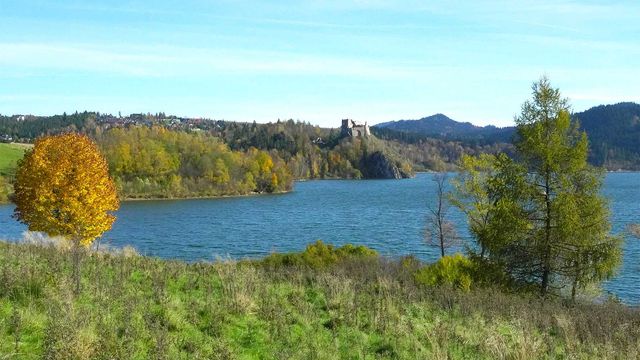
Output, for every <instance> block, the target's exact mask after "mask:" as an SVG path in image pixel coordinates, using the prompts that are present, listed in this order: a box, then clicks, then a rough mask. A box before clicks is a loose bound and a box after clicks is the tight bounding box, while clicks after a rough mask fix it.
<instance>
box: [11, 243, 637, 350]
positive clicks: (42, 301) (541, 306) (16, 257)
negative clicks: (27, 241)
mask: <svg viewBox="0 0 640 360" xmlns="http://www.w3.org/2000/svg"><path fill="white" fill-rule="evenodd" d="M70 264H71V262H70V255H69V253H68V252H66V251H65V250H61V249H59V248H57V247H53V246H42V245H24V244H23V245H15V244H7V243H1V242H0V359H37V358H44V359H339V358H342V359H383V358H384V359H544V358H548V359H630V358H638V357H639V356H640V352H639V350H640V312H639V311H638V310H637V309H633V308H629V307H626V306H624V305H620V304H616V303H607V304H601V305H595V304H583V305H575V306H568V305H564V304H563V303H561V302H559V301H553V300H547V301H546V302H543V301H541V300H539V299H537V298H529V297H521V296H516V295H509V294H505V293H502V292H499V291H495V290H491V289H477V290H472V291H470V292H460V291H456V290H452V289H447V288H425V287H419V286H417V285H416V284H415V283H414V282H413V280H412V277H411V271H409V270H408V269H407V268H406V266H403V265H401V264H400V263H399V262H389V261H386V260H384V259H381V258H378V257H373V258H367V259H366V260H362V259H361V260H350V261H343V262H339V263H337V264H334V265H331V266H329V267H325V268H322V269H315V270H314V269H313V268H310V267H304V266H298V267H286V266H277V267H274V266H272V265H268V266H267V265H265V263H246V262H245V263H236V262H216V263H193V264H188V263H184V262H178V261H165V260H159V259H154V258H147V257H140V256H137V255H135V254H129V253H128V252H124V253H91V254H88V255H85V258H84V261H83V269H82V286H83V290H82V292H81V294H80V295H79V296H75V295H74V294H73V291H72V288H73V286H72V281H71V279H70V277H69V276H70V271H71V265H70Z"/></svg>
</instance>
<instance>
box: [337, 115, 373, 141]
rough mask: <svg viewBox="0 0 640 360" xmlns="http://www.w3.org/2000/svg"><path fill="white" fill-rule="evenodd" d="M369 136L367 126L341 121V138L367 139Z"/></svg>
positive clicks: (350, 121) (345, 120)
mask: <svg viewBox="0 0 640 360" xmlns="http://www.w3.org/2000/svg"><path fill="white" fill-rule="evenodd" d="M369 135H371V132H370V131H369V125H367V123H366V122H365V123H364V124H362V123H357V122H355V121H353V120H352V119H342V136H351V137H367V136H369Z"/></svg>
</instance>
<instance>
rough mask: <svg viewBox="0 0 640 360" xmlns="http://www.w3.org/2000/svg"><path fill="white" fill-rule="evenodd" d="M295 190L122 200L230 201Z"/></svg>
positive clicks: (125, 199) (128, 199)
mask: <svg viewBox="0 0 640 360" xmlns="http://www.w3.org/2000/svg"><path fill="white" fill-rule="evenodd" d="M292 192H293V189H291V190H287V191H278V192H272V193H255V192H254V193H249V194H237V195H209V196H185V197H148V198H121V199H120V201H122V202H137V201H171V200H215V199H228V198H240V197H253V196H264V195H285V194H289V193H292Z"/></svg>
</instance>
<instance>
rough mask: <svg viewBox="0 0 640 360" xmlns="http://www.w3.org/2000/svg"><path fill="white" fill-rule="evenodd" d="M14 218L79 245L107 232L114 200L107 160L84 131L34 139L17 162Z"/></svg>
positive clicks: (109, 226)
mask: <svg viewBox="0 0 640 360" xmlns="http://www.w3.org/2000/svg"><path fill="white" fill-rule="evenodd" d="M14 190H15V196H14V202H15V204H16V209H15V217H16V218H17V219H18V220H20V221H21V222H23V223H25V224H27V225H28V226H29V230H31V231H40V232H44V233H47V234H48V235H50V236H64V237H66V238H68V239H70V240H73V241H78V242H80V243H81V244H83V245H88V244H90V243H91V242H92V241H93V240H94V239H96V238H97V237H99V236H100V235H101V234H102V233H103V232H105V231H107V230H109V229H110V228H111V225H112V224H113V222H114V220H115V216H114V215H113V214H112V212H113V211H115V210H117V209H118V206H119V201H118V196H117V193H116V188H115V185H114V183H113V180H112V179H111V177H110V176H109V169H108V166H107V162H106V160H105V159H104V157H103V156H102V154H101V153H100V151H99V150H98V147H97V146H96V144H95V143H94V142H93V141H92V140H91V139H89V138H88V137H86V136H84V135H79V134H64V135H56V136H47V137H42V138H40V139H38V140H37V141H36V143H35V146H34V147H33V149H32V150H31V151H29V152H27V154H26V155H25V157H24V158H23V159H22V161H21V162H20V164H19V167H18V171H17V174H16V182H15V185H14Z"/></svg>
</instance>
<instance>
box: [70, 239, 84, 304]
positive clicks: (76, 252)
mask: <svg viewBox="0 0 640 360" xmlns="http://www.w3.org/2000/svg"><path fill="white" fill-rule="evenodd" d="M81 251H82V249H81V245H80V239H78V238H74V239H73V249H72V259H73V273H72V274H73V282H74V289H73V293H74V294H75V295H76V296H77V295H80V256H81Z"/></svg>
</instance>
